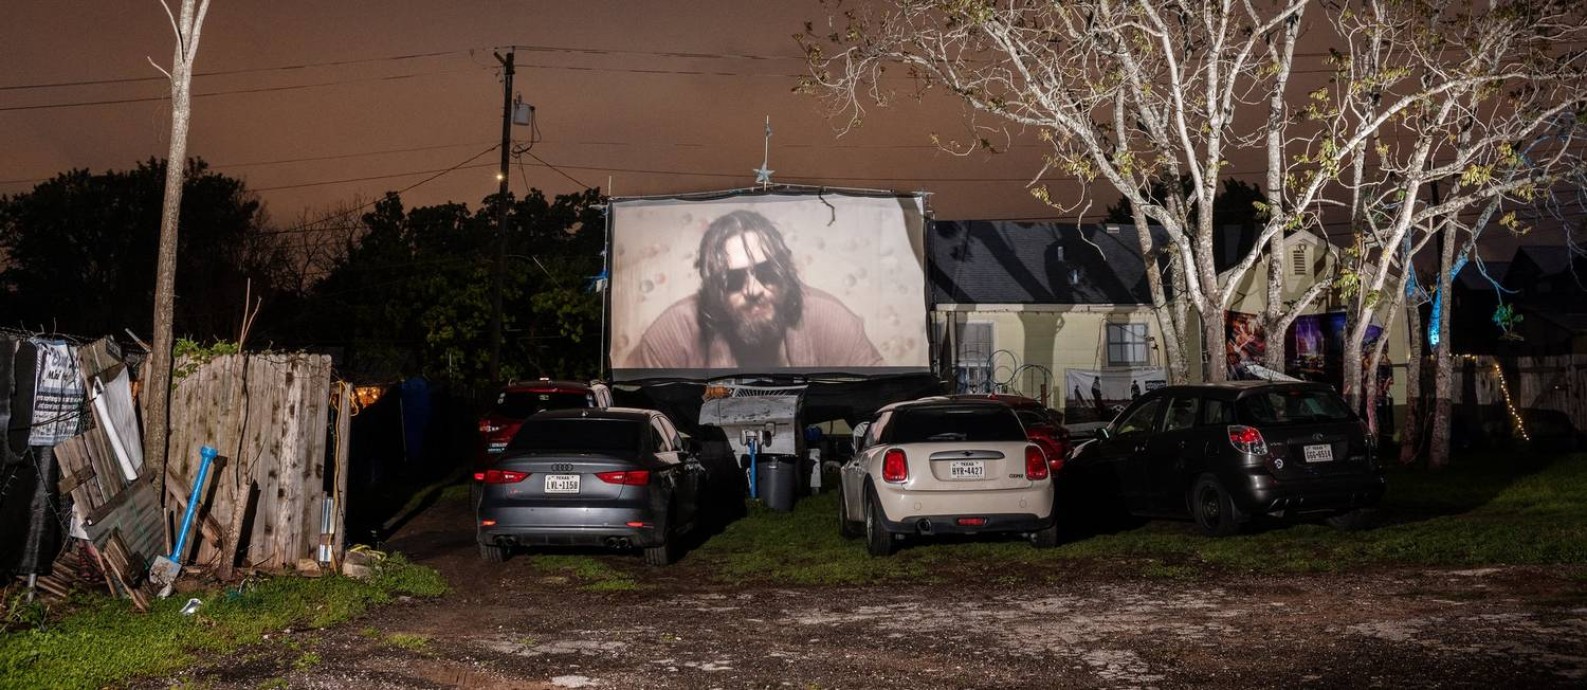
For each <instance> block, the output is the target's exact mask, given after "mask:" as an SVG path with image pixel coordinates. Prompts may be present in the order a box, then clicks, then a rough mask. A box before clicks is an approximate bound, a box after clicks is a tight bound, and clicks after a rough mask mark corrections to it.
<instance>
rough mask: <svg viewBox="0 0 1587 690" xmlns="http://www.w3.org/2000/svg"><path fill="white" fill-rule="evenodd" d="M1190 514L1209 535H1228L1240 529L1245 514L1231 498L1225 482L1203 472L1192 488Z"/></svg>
mask: <svg viewBox="0 0 1587 690" xmlns="http://www.w3.org/2000/svg"><path fill="white" fill-rule="evenodd" d="M1190 514H1191V515H1192V516H1194V517H1195V518H1196V524H1197V525H1198V526H1200V527H1201V531H1202V532H1205V533H1206V534H1207V536H1212V537H1227V536H1229V535H1232V534H1234V533H1236V532H1239V531H1240V523H1242V522H1244V516H1242V515H1241V514H1240V509H1239V508H1236V507H1235V505H1234V501H1233V500H1231V499H1230V498H1229V492H1228V491H1227V490H1225V489H1224V488H1223V482H1220V481H1218V478H1217V477H1215V476H1213V475H1211V474H1203V475H1201V477H1200V478H1199V479H1197V480H1196V484H1195V486H1193V487H1191V489H1190Z"/></svg>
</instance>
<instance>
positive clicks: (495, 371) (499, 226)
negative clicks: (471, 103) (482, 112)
mask: <svg viewBox="0 0 1587 690" xmlns="http://www.w3.org/2000/svg"><path fill="white" fill-rule="evenodd" d="M495 55H496V61H497V62H500V63H501V64H502V67H504V68H506V69H505V75H506V76H505V77H504V78H503V79H502V87H501V170H500V171H498V172H497V174H496V177H497V178H498V179H499V180H500V181H501V187H500V189H499V190H498V192H497V196H496V256H495V257H493V261H492V266H491V271H490V369H489V375H490V382H491V384H492V385H494V384H496V383H499V382H500V381H501V341H502V313H501V289H502V288H501V285H502V266H503V263H504V262H505V261H506V257H507V161H508V158H509V155H510V154H511V153H512V75H513V58H514V57H515V55H516V53H514V52H513V51H508V52H507V57H502V56H501V53H495Z"/></svg>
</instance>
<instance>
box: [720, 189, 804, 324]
mask: <svg viewBox="0 0 1587 690" xmlns="http://www.w3.org/2000/svg"><path fill="white" fill-rule="evenodd" d="M745 235H753V236H755V237H758V238H760V244H761V246H762V247H764V248H765V249H766V251H767V252H768V253H769V254H770V256H768V257H766V261H767V262H769V263H770V264H771V266H772V268H773V270H774V271H775V273H776V275H777V280H778V281H779V285H780V286H781V289H780V290H778V294H779V298H778V301H777V318H778V319H779V320H781V321H782V322H783V323H784V324H786V325H787V326H794V325H797V324H798V323H799V321H800V319H802V318H803V317H804V287H803V285H802V284H800V282H799V272H798V271H797V270H796V269H795V268H794V264H793V253H792V252H790V251H788V245H787V244H786V243H784V242H783V240H782V233H781V232H779V231H778V230H777V226H775V225H772V224H771V221H769V220H766V217H765V216H763V215H761V214H759V213H756V212H754V211H742V210H741V211H733V212H732V213H729V214H727V215H724V216H722V217H721V218H717V219H716V220H714V221H711V225H710V226H709V227H707V228H706V230H705V236H704V237H701V238H700V252H699V254H698V255H697V256H696V258H695V260H694V267H695V269H696V270H698V271H699V272H700V299H699V315H698V316H699V321H700V340H701V345H702V346H704V345H709V343H710V339H711V337H712V336H713V334H719V333H728V332H731V331H732V329H733V324H732V313H731V310H730V309H729V308H728V306H727V243H728V242H730V241H733V240H734V239H737V238H739V237H742V236H745ZM702 351H704V350H702Z"/></svg>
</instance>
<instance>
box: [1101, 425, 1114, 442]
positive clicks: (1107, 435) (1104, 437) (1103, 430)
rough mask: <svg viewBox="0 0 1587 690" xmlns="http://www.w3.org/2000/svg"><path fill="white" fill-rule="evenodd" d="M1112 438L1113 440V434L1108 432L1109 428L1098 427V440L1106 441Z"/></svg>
mask: <svg viewBox="0 0 1587 690" xmlns="http://www.w3.org/2000/svg"><path fill="white" fill-rule="evenodd" d="M1110 438H1113V432H1111V431H1108V428H1107V427H1105V426H1099V427H1097V440H1100V441H1106V440H1108V439H1110Z"/></svg>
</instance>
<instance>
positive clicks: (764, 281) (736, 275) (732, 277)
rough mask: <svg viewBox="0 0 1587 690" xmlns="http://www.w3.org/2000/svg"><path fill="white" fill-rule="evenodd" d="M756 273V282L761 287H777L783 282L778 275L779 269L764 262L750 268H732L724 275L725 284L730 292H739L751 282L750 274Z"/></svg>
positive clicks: (768, 262)
mask: <svg viewBox="0 0 1587 690" xmlns="http://www.w3.org/2000/svg"><path fill="white" fill-rule="evenodd" d="M750 271H754V272H755V280H756V282H759V283H760V284H761V285H766V286H775V285H777V284H778V283H780V282H782V276H781V275H779V274H778V273H777V267H776V266H773V265H772V263H771V262H770V261H762V262H760V263H758V264H755V265H754V266H751V267H749V268H730V269H727V271H726V272H725V273H723V274H722V280H723V283H724V284H725V285H726V287H727V291H728V292H738V291H739V290H743V289H744V284H745V283H747V282H749V272H750Z"/></svg>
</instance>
